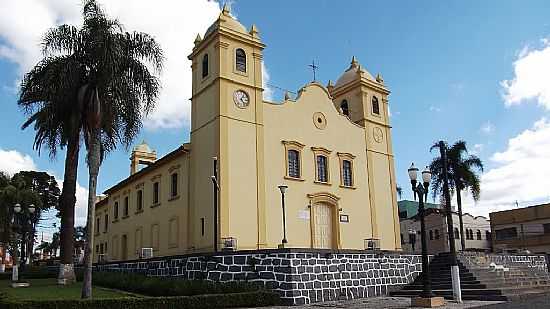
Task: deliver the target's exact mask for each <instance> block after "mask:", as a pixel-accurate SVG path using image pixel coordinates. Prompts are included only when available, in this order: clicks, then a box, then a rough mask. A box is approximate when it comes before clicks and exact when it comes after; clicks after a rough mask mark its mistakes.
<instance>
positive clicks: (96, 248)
mask: <svg viewBox="0 0 550 309" xmlns="http://www.w3.org/2000/svg"><path fill="white" fill-rule="evenodd" d="M95 253H99V245H95Z"/></svg>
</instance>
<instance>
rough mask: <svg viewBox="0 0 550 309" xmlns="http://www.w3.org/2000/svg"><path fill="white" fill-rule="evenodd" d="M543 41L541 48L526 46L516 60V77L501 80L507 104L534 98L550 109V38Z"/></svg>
mask: <svg viewBox="0 0 550 309" xmlns="http://www.w3.org/2000/svg"><path fill="white" fill-rule="evenodd" d="M541 43H542V46H541V48H540V49H531V48H529V47H524V48H523V49H522V50H521V51H520V52H519V54H518V58H517V59H516V61H515V62H514V78H513V79H511V80H503V81H501V82H500V84H501V86H502V87H503V91H504V93H503V97H504V103H505V105H506V106H512V105H519V104H522V103H525V102H526V101H527V100H530V99H534V100H536V102H537V103H538V104H539V105H541V106H544V107H545V108H546V109H549V110H550V40H548V39H542V40H541Z"/></svg>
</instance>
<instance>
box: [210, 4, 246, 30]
mask: <svg viewBox="0 0 550 309" xmlns="http://www.w3.org/2000/svg"><path fill="white" fill-rule="evenodd" d="M219 27H224V28H227V29H231V30H233V31H237V32H240V33H248V32H247V31H246V27H245V26H243V25H242V24H241V23H240V22H239V21H237V20H236V19H235V18H233V16H231V12H230V10H229V7H228V6H227V3H226V4H224V6H223V9H222V12H221V13H220V16H219V17H218V19H217V20H216V21H215V22H214V23H213V24H212V25H211V26H210V27H208V29H207V30H206V33H205V34H204V37H205V38H206V37H207V36H208V35H209V34H211V33H212V32H214V30H215V29H218V28H219Z"/></svg>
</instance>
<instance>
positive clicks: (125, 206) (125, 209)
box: [124, 197, 130, 217]
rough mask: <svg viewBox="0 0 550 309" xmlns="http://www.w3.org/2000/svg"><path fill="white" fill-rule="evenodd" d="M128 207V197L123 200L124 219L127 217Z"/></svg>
mask: <svg viewBox="0 0 550 309" xmlns="http://www.w3.org/2000/svg"><path fill="white" fill-rule="evenodd" d="M129 208H130V205H128V197H125V198H124V217H128V212H129Z"/></svg>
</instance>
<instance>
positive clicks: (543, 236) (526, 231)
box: [489, 204, 550, 253]
mask: <svg viewBox="0 0 550 309" xmlns="http://www.w3.org/2000/svg"><path fill="white" fill-rule="evenodd" d="M489 216H490V218H491V230H492V231H493V235H494V237H493V246H494V249H495V250H498V251H501V250H509V251H523V250H529V251H531V253H550V204H542V205H535V206H530V207H526V208H519V209H511V210H505V211H498V212H493V213H490V214H489Z"/></svg>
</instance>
